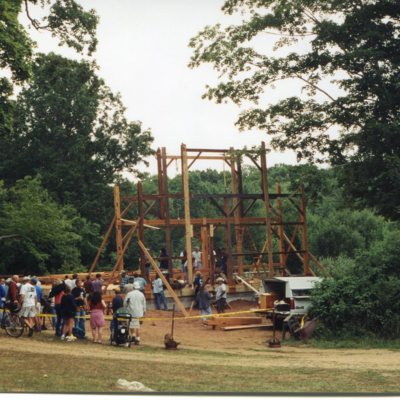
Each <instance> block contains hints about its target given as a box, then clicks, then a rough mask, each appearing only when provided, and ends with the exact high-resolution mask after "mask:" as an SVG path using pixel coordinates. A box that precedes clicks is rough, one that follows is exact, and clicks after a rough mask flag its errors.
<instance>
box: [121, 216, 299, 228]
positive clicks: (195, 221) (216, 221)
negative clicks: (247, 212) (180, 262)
mask: <svg viewBox="0 0 400 400" xmlns="http://www.w3.org/2000/svg"><path fill="white" fill-rule="evenodd" d="M204 220H205V221H204ZM204 222H205V224H212V225H226V224H227V223H229V224H231V225H264V224H265V218H257V217H248V218H240V219H239V220H238V221H237V220H235V218H233V217H231V218H191V220H190V223H191V224H192V225H196V226H203V225H204ZM122 223H123V225H135V224H136V221H129V220H126V219H124V220H122ZM143 223H144V224H145V225H149V226H156V227H163V226H166V221H165V220H164V219H149V220H146V219H145V220H144V221H143ZM169 224H170V225H182V226H184V225H185V220H184V219H170V220H169ZM301 224H302V222H286V223H285V225H301ZM271 225H280V223H279V222H275V221H271Z"/></svg>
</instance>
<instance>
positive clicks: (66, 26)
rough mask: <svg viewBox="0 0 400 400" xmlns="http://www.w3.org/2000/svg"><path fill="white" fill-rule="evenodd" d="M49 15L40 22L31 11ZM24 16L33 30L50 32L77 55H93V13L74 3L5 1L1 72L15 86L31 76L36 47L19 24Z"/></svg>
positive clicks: (0, 8) (0, 14) (0, 11)
mask: <svg viewBox="0 0 400 400" xmlns="http://www.w3.org/2000/svg"><path fill="white" fill-rule="evenodd" d="M32 6H34V7H40V8H42V9H44V10H45V11H47V13H45V15H44V16H43V17H42V18H41V19H40V20H38V19H36V18H34V17H33V16H32V15H31V13H32V10H30V8H31V7H32ZM21 13H25V15H26V16H27V17H28V19H29V20H30V23H31V25H32V27H33V28H34V29H37V30H40V31H48V32H50V33H51V34H52V36H55V37H57V38H58V39H59V43H60V45H63V44H66V45H68V46H69V47H72V48H74V49H75V50H76V51H78V52H87V53H88V54H91V53H92V52H93V51H94V50H95V48H96V45H97V39H96V26H97V22H98V17H97V16H96V14H95V12H94V10H89V11H85V10H84V9H83V8H82V6H80V5H79V4H78V3H77V2H76V1H74V0H2V1H1V2H0V25H1V26H2V27H3V28H2V29H1V30H0V69H6V70H9V71H10V72H11V75H12V80H13V81H14V82H17V83H18V82H19V83H20V82H24V81H25V80H27V79H28V78H29V77H30V76H31V73H32V58H33V47H34V45H35V43H34V42H33V41H32V39H31V38H30V37H29V35H28V32H27V31H26V29H25V28H24V26H23V25H22V24H21V23H20V22H19V19H18V18H19V16H20V14H21Z"/></svg>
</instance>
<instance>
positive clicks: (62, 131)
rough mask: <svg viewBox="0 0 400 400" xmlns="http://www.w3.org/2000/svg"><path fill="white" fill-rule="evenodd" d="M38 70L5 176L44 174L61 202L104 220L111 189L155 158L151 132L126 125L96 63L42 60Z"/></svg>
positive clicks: (26, 93) (18, 116)
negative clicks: (139, 164) (120, 178)
mask: <svg viewBox="0 0 400 400" xmlns="http://www.w3.org/2000/svg"><path fill="white" fill-rule="evenodd" d="M33 72H34V74H33V78H32V82H31V85H30V86H28V87H26V88H25V89H23V90H22V91H21V93H20V94H19V95H18V98H17V101H16V105H15V121H14V129H13V135H12V137H11V138H10V140H9V142H8V145H7V151H8V157H5V158H4V159H3V160H2V161H0V173H1V176H3V177H4V178H5V179H6V180H7V182H8V183H12V182H14V181H16V180H18V179H21V178H23V177H24V176H27V175H31V176H35V175H36V174H40V175H41V177H42V184H43V186H44V187H45V188H46V189H47V190H48V191H49V192H50V194H52V195H53V196H54V198H55V199H57V200H58V201H60V202H61V203H62V204H72V205H73V206H74V207H75V208H76V209H77V210H78V211H79V212H80V213H81V214H82V215H83V216H85V217H87V218H89V219H90V220H91V221H99V218H101V217H102V216H101V214H102V212H103V211H104V208H105V207H106V205H107V204H108V205H109V206H111V204H112V197H111V190H110V188H109V187H108V185H109V184H111V183H113V182H114V181H115V180H116V179H117V178H118V176H119V175H120V174H121V173H122V172H123V171H129V172H133V173H135V172H137V170H136V165H137V164H138V163H139V162H141V161H143V162H145V160H144V158H145V157H146V156H148V155H149V154H152V150H151V148H150V144H151V142H152V140H153V139H152V137H151V134H150V132H149V131H143V130H142V128H141V124H140V123H139V122H129V121H127V119H126V118H125V115H124V112H125V108H124V107H123V105H122V103H121V100H120V97H119V96H118V95H114V94H113V93H112V92H111V90H110V89H109V88H108V87H107V86H106V85H105V83H104V81H103V80H102V79H100V78H99V77H98V76H97V75H96V67H95V65H94V64H92V63H88V62H86V61H80V62H78V61H73V60H68V59H66V58H63V57H61V56H58V55H55V54H49V55H39V56H38V57H37V58H36V60H35V63H34V67H33ZM102 203H103V204H102Z"/></svg>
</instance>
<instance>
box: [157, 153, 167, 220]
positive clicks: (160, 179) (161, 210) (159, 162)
mask: <svg viewBox="0 0 400 400" xmlns="http://www.w3.org/2000/svg"><path fill="white" fill-rule="evenodd" d="M157 172H158V174H157V177H158V194H160V195H162V194H163V193H164V185H163V168H162V160H161V149H160V148H158V149H157ZM164 210H165V205H164V198H163V197H161V198H160V208H159V210H158V217H159V218H160V219H163V218H164Z"/></svg>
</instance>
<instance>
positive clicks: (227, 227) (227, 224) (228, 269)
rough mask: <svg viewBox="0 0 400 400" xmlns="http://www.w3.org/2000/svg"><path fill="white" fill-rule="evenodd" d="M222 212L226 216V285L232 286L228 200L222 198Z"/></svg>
mask: <svg viewBox="0 0 400 400" xmlns="http://www.w3.org/2000/svg"><path fill="white" fill-rule="evenodd" d="M224 211H225V214H226V224H225V243H226V254H227V256H228V261H227V275H228V276H227V278H228V284H229V285H232V283H233V260H232V230H231V221H230V215H229V199H227V198H224Z"/></svg>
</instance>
